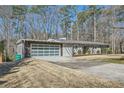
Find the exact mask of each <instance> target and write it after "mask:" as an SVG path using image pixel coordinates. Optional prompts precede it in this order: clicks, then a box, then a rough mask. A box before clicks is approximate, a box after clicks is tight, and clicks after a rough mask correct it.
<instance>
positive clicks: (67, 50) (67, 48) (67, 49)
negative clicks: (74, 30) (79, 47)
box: [62, 44, 73, 56]
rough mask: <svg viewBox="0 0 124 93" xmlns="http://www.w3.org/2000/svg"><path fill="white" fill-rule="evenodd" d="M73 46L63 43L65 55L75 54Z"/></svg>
mask: <svg viewBox="0 0 124 93" xmlns="http://www.w3.org/2000/svg"><path fill="white" fill-rule="evenodd" d="M72 49H73V47H72V45H67V44H63V48H62V51H63V56H73V50H72Z"/></svg>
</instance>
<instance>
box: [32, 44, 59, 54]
mask: <svg viewBox="0 0 124 93" xmlns="http://www.w3.org/2000/svg"><path fill="white" fill-rule="evenodd" d="M31 56H60V45H57V44H31Z"/></svg>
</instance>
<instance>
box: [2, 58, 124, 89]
mask: <svg viewBox="0 0 124 93" xmlns="http://www.w3.org/2000/svg"><path fill="white" fill-rule="evenodd" d="M12 72H13V73H12ZM0 82H2V84H0V87H9V88H10V87H11V88H12V87H16V88H18V87H19V88H21V87H24V88H25V87H30V88H34V87H36V88H39V87H40V88H41V87H45V88H47V87H49V88H50V87H55V88H57V87H59V88H61V87H62V88H65V87H67V88H69V87H72V88H73V87H74V88H84V87H85V88H89V87H90V88H92V87H97V88H99V87H100V88H101V87H104V88H108V87H109V88H112V87H124V86H123V85H122V84H120V83H118V82H113V81H109V80H106V79H102V78H99V77H96V76H93V75H89V74H87V73H85V72H83V71H81V72H80V71H77V70H73V69H70V68H66V67H62V66H58V65H55V64H52V63H49V62H45V61H41V60H33V61H30V62H28V64H26V63H25V62H22V63H21V64H19V65H18V67H17V66H16V67H14V68H13V69H12V70H11V71H10V73H8V74H6V75H5V76H2V77H1V78H0Z"/></svg>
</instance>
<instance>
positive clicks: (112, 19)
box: [0, 5, 124, 56]
mask: <svg viewBox="0 0 124 93" xmlns="http://www.w3.org/2000/svg"><path fill="white" fill-rule="evenodd" d="M58 38H66V39H67V40H78V41H93V42H103V43H109V44H110V49H111V51H112V53H121V47H122V45H123V42H124V6H103V5H99V6H97V5H96V6H93V5H87V6H84V5H77V6H73V5H66V6H64V5H61V6H59V5H57V6H55V5H53V6H52V5H49V6H48V5H41V6H34V5H33V6H31V5H30V6H19V5H18V6H0V41H2V40H4V41H5V42H6V43H5V46H4V49H5V50H6V55H9V56H12V55H13V54H14V47H15V45H16V44H15V43H16V41H17V40H19V39H40V40H47V39H58ZM0 46H1V47H2V45H1V44H0ZM10 47H12V48H13V52H12V51H10V49H9V48H10ZM2 50H3V48H1V51H2Z"/></svg>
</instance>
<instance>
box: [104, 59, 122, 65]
mask: <svg viewBox="0 0 124 93" xmlns="http://www.w3.org/2000/svg"><path fill="white" fill-rule="evenodd" d="M102 61H104V62H108V63H116V64H124V58H108V59H102Z"/></svg>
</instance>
